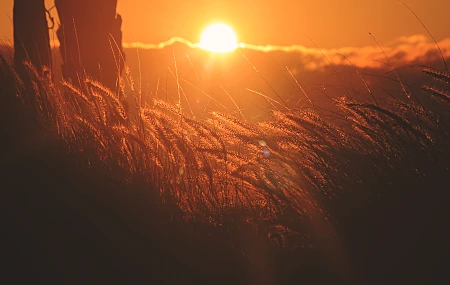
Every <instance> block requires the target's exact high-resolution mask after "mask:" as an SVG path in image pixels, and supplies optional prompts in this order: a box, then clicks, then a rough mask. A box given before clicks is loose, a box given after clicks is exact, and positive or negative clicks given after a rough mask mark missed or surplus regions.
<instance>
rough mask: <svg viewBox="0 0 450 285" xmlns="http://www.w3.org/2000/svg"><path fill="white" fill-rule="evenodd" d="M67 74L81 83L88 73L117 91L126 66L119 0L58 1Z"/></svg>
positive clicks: (70, 78) (60, 32)
mask: <svg viewBox="0 0 450 285" xmlns="http://www.w3.org/2000/svg"><path fill="white" fill-rule="evenodd" d="M55 5H56V9H57V11H58V15H59V18H60V21H61V25H60V27H59V29H58V31H57V36H58V39H59V42H60V43H61V46H60V50H61V55H62V59H63V62H64V63H63V66H62V71H63V76H64V77H65V79H68V80H71V81H72V84H75V85H77V84H78V83H79V82H81V81H82V80H83V77H84V76H85V75H87V76H90V77H92V78H94V79H95V80H98V81H100V82H102V83H103V84H104V85H105V86H107V87H109V88H110V89H112V90H114V91H116V90H117V88H118V79H119V77H120V74H121V72H122V71H123V66H124V53H123V49H122V32H121V26H122V18H121V17H120V15H118V14H117V13H116V8H117V0H94V1H93V0H55Z"/></svg>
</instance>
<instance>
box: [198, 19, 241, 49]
mask: <svg viewBox="0 0 450 285" xmlns="http://www.w3.org/2000/svg"><path fill="white" fill-rule="evenodd" d="M200 47H201V48H202V49H205V50H208V51H212V52H218V53H225V52H230V51H233V50H235V49H236V48H237V47H238V44H237V36H236V33H235V32H234V31H233V29H232V28H231V27H230V26H227V25H225V24H213V25H211V26H209V27H207V28H206V29H205V30H204V31H203V33H202V36H201V37H200Z"/></svg>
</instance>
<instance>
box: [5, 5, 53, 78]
mask: <svg viewBox="0 0 450 285" xmlns="http://www.w3.org/2000/svg"><path fill="white" fill-rule="evenodd" d="M13 24H14V50H15V52H14V62H15V66H16V68H17V70H18V71H19V72H21V69H22V66H23V63H24V61H30V62H31V63H32V64H33V65H34V66H35V67H36V68H37V69H38V70H40V69H42V67H43V66H50V62H51V55H50V38H49V34H48V25H47V19H46V9H45V3H44V0H35V1H28V0H14V8H13Z"/></svg>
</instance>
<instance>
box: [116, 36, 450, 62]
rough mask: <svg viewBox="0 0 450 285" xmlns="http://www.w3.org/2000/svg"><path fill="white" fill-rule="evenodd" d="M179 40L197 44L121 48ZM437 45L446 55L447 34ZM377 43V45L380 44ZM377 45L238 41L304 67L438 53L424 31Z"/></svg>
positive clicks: (417, 59)
mask: <svg viewBox="0 0 450 285" xmlns="http://www.w3.org/2000/svg"><path fill="white" fill-rule="evenodd" d="M177 43H181V44H184V45H186V46H188V47H191V48H199V44H196V43H192V42H190V41H188V40H185V39H183V38H179V37H174V38H171V39H169V40H167V41H165V42H162V43H159V44H144V43H139V42H135V43H124V47H125V48H141V49H162V48H166V47H169V46H172V45H174V44H177ZM438 44H439V47H440V49H441V51H442V54H443V56H444V58H446V59H448V58H450V38H447V39H444V40H442V41H440V42H439V43H438ZM380 46H381V47H380ZM380 46H378V44H377V43H374V45H371V46H365V47H342V48H336V49H317V48H308V47H305V46H302V45H292V46H277V45H253V44H247V43H240V44H239V45H238V48H239V49H241V50H253V51H259V52H265V53H270V52H284V53H290V54H291V55H292V56H295V57H296V58H295V60H296V61H300V62H302V63H303V65H304V68H305V69H309V70H316V69H324V68H326V67H327V66H329V64H330V63H331V64H333V65H354V66H355V67H359V68H379V67H390V65H391V64H392V65H393V66H394V67H398V66H404V65H407V64H411V63H415V62H424V61H429V60H430V59H433V60H434V59H438V58H440V57H441V55H440V52H439V50H438V48H437V46H436V43H434V42H433V41H432V40H430V39H429V38H428V37H426V36H424V35H412V36H403V37H399V38H396V39H394V40H392V41H389V42H387V43H383V44H381V45H380Z"/></svg>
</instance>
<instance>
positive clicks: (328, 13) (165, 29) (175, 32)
mask: <svg viewBox="0 0 450 285" xmlns="http://www.w3.org/2000/svg"><path fill="white" fill-rule="evenodd" d="M46 2H47V3H48V6H49V7H50V6H52V3H53V1H52V0H46ZM405 2H406V3H408V4H409V5H410V7H411V8H412V9H413V10H414V11H415V12H416V13H417V14H418V16H419V17H420V18H421V20H422V21H423V22H424V23H425V24H426V26H427V27H428V29H429V30H430V31H431V32H432V34H433V35H434V37H435V38H436V39H437V40H441V39H443V38H447V37H450V30H449V29H448V27H449V24H448V11H450V1H442V0H428V1H423V0H405ZM12 4H13V0H0V11H2V13H1V15H0V39H1V40H3V41H7V39H10V40H11V39H12V28H11V22H10V17H11V15H12ZM118 12H119V13H121V14H122V16H123V19H124V22H123V33H124V41H125V42H134V41H138V42H142V43H159V42H162V41H165V40H167V39H169V38H171V37H175V36H178V37H182V38H185V39H187V40H189V41H191V42H198V40H199V37H200V34H201V31H202V29H203V28H204V27H205V26H206V25H208V24H209V23H211V22H214V21H222V22H225V23H228V24H230V25H231V26H233V27H234V29H235V30H236V32H237V34H238V36H239V40H240V41H241V42H245V43H250V44H257V45H295V44H297V45H305V46H312V43H311V42H310V41H309V39H308V37H307V36H309V37H311V38H312V39H313V40H314V41H315V42H316V43H317V45H318V46H319V47H321V48H339V47H345V46H353V47H359V46H366V45H373V44H374V43H373V40H372V39H371V37H370V36H369V35H368V32H369V31H370V32H372V33H373V35H374V36H375V37H376V38H377V40H378V41H379V42H382V43H384V42H387V41H390V40H392V39H395V38H398V37H400V36H409V35H414V34H426V31H425V30H424V29H423V27H422V26H421V25H420V23H418V21H417V20H416V19H415V17H414V16H413V15H412V14H411V13H410V12H409V11H408V10H407V8H406V7H404V6H403V5H402V4H401V3H400V2H398V1H397V0H377V1H363V0H276V1H273V0H267V1H263V0H153V1H148V0H119V5H118Z"/></svg>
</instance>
